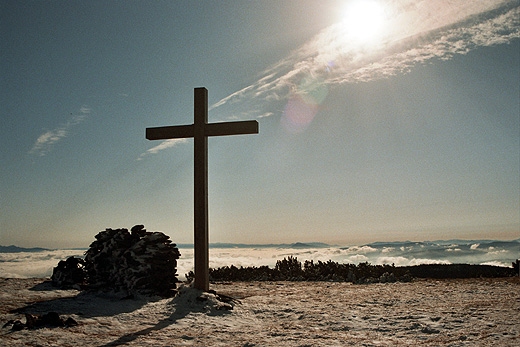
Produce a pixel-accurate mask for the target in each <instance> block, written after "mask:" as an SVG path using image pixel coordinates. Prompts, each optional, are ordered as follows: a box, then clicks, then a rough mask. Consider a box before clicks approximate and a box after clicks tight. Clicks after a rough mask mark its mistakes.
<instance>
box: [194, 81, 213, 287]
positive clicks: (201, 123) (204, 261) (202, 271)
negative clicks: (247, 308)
mask: <svg viewBox="0 0 520 347" xmlns="http://www.w3.org/2000/svg"><path fill="white" fill-rule="evenodd" d="M194 93H195V95H194V100H195V105H194V110H195V123H194V126H193V137H194V141H195V157H194V161H195V172H194V186H195V195H194V208H195V220H194V233H195V234H194V248H195V254H194V258H195V283H194V286H195V288H198V289H201V290H204V291H207V290H208V289H209V245H208V244H209V236H208V223H209V222H208V137H207V136H205V134H204V129H205V127H206V124H207V123H208V91H207V89H206V88H196V89H195V92H194Z"/></svg>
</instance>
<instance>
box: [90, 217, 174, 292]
mask: <svg viewBox="0 0 520 347" xmlns="http://www.w3.org/2000/svg"><path fill="white" fill-rule="evenodd" d="M179 257H180V253H179V250H178V249H177V247H176V245H175V244H173V243H172V242H171V241H170V240H169V236H167V235H165V234H163V233H161V232H147V231H146V229H144V226H143V225H136V226H134V227H133V228H132V229H131V232H128V229H114V230H113V229H106V230H105V231H101V232H100V233H98V234H97V235H96V241H94V242H93V243H92V244H91V245H90V248H89V249H88V250H87V251H86V252H85V271H86V276H87V282H88V284H89V286H90V287H93V288H99V289H108V290H115V291H127V292H128V293H130V294H133V293H143V294H159V295H163V296H167V295H169V294H171V291H172V290H174V289H175V288H176V283H177V282H178V280H177V259H179Z"/></svg>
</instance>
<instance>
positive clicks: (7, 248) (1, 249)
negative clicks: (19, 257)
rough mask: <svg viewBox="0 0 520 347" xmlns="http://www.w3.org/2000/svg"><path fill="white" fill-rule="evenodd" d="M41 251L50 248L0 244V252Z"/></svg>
mask: <svg viewBox="0 0 520 347" xmlns="http://www.w3.org/2000/svg"><path fill="white" fill-rule="evenodd" d="M42 251H50V249H47V248H40V247H34V248H23V247H18V246H15V245H11V246H0V253H21V252H42Z"/></svg>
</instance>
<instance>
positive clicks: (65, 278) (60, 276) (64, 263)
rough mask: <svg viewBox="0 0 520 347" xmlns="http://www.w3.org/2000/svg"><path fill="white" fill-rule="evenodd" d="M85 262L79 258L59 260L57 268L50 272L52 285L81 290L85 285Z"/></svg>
mask: <svg viewBox="0 0 520 347" xmlns="http://www.w3.org/2000/svg"><path fill="white" fill-rule="evenodd" d="M84 268H85V261H84V260H83V259H81V258H76V257H70V258H67V260H60V262H59V263H58V266H56V267H55V268H54V269H53V270H52V276H51V280H52V285H53V286H55V287H60V288H64V289H65V288H67V289H68V288H75V289H81V286H83V285H85V270H84Z"/></svg>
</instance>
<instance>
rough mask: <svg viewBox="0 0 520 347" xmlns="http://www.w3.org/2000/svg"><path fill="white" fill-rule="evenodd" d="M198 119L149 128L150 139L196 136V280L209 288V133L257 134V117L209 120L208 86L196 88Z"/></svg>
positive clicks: (195, 284) (196, 113)
mask: <svg viewBox="0 0 520 347" xmlns="http://www.w3.org/2000/svg"><path fill="white" fill-rule="evenodd" d="M194 94H195V107H194V112H195V122H194V124H191V125H178V126H165V127H158V128H146V138H147V139H148V140H166V139H179V138H187V137H193V138H194V142H195V170H194V172H195V175H194V176H195V179H194V183H195V199H194V200H195V219H194V229H195V236H194V247H195V283H194V286H195V288H197V289H200V290H204V291H208V290H209V246H208V136H225V135H241V134H258V122H257V121H256V120H250V121H242V122H225V123H210V124H208V90H207V89H206V88H195V92H194Z"/></svg>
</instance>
